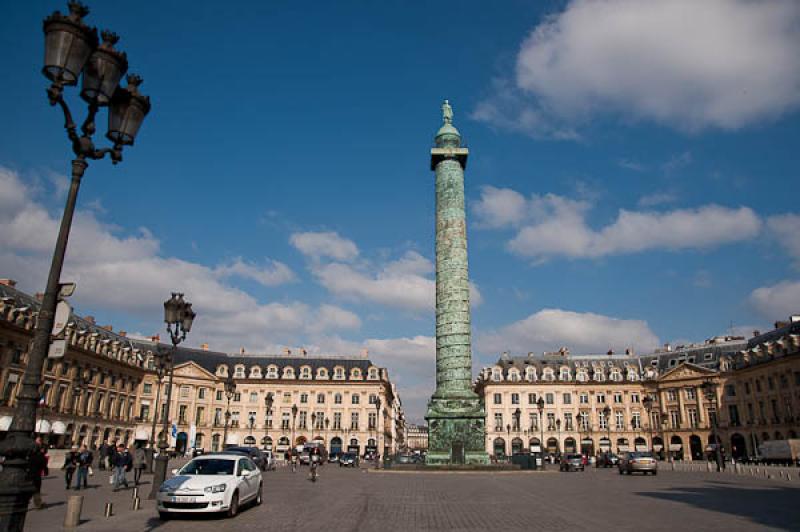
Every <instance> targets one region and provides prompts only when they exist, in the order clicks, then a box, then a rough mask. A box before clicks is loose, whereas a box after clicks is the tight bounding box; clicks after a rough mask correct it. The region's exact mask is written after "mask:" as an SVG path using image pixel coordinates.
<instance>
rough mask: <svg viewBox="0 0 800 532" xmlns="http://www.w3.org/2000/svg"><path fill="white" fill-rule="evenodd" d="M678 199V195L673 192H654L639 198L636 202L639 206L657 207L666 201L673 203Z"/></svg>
mask: <svg viewBox="0 0 800 532" xmlns="http://www.w3.org/2000/svg"><path fill="white" fill-rule="evenodd" d="M677 199H678V197H677V196H676V195H675V194H673V193H672V192H653V193H652V194H647V195H644V196H642V197H641V198H639V201H637V202H636V204H637V205H638V206H639V207H655V206H657V205H663V204H665V203H672V202H674V201H675V200H677Z"/></svg>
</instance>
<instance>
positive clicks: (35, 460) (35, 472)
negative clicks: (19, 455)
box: [28, 445, 50, 510]
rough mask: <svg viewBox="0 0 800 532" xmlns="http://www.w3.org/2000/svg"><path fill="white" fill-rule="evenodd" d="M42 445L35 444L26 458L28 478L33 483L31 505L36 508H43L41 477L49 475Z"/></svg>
mask: <svg viewBox="0 0 800 532" xmlns="http://www.w3.org/2000/svg"><path fill="white" fill-rule="evenodd" d="M46 453H47V451H46V449H45V448H44V446H41V445H37V446H36V448H35V449H34V451H33V453H31V456H30V458H29V459H28V479H29V480H30V481H31V482H32V483H33V488H34V490H35V491H34V493H33V506H34V507H35V508H36V509H37V510H41V509H42V508H44V503H43V502H42V477H44V476H46V475H49V474H50V472H49V470H48V468H47V456H46Z"/></svg>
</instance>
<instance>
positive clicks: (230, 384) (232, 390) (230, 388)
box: [222, 375, 236, 451]
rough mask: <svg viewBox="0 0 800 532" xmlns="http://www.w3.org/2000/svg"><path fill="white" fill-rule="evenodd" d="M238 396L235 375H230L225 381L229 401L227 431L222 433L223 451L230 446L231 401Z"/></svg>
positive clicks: (226, 408)
mask: <svg viewBox="0 0 800 532" xmlns="http://www.w3.org/2000/svg"><path fill="white" fill-rule="evenodd" d="M234 395H236V381H234V380H233V375H228V378H227V379H225V399H226V400H227V403H226V406H225V430H224V431H223V432H222V450H223V451H224V450H225V446H226V445H228V426H229V425H230V421H231V399H233V396H234Z"/></svg>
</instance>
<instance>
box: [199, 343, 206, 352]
mask: <svg viewBox="0 0 800 532" xmlns="http://www.w3.org/2000/svg"><path fill="white" fill-rule="evenodd" d="M200 349H202V350H203V351H208V344H206V343H202V344H200Z"/></svg>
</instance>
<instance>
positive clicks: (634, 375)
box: [628, 368, 639, 381]
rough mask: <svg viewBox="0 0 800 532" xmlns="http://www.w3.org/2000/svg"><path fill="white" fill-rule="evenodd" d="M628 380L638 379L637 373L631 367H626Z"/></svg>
mask: <svg viewBox="0 0 800 532" xmlns="http://www.w3.org/2000/svg"><path fill="white" fill-rule="evenodd" d="M628 380H629V381H638V380H639V374H638V373H636V370H635V369H633V368H628Z"/></svg>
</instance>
